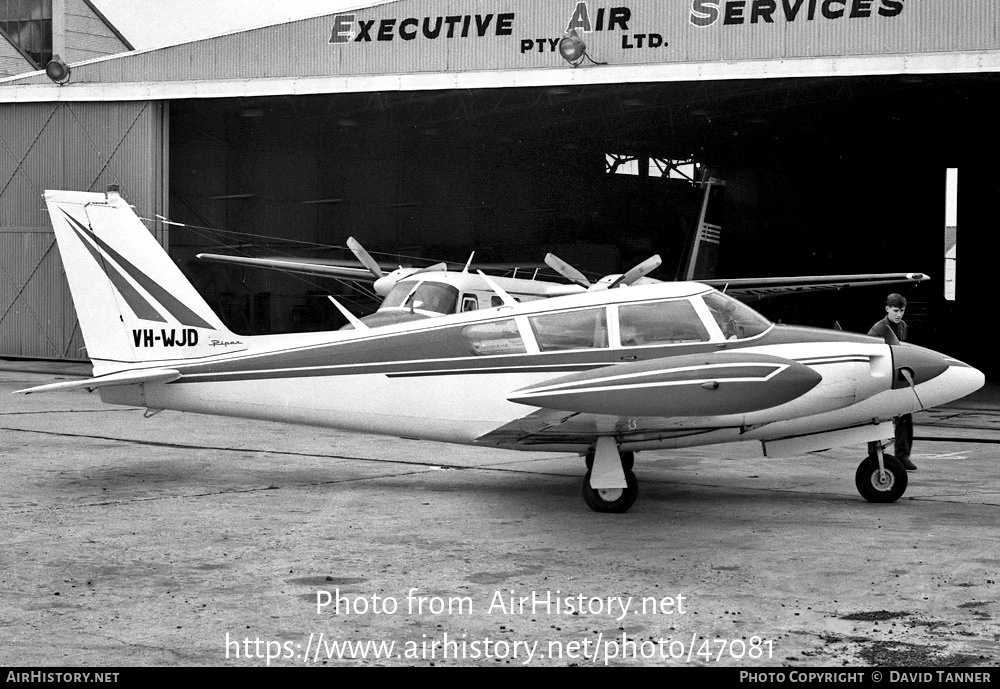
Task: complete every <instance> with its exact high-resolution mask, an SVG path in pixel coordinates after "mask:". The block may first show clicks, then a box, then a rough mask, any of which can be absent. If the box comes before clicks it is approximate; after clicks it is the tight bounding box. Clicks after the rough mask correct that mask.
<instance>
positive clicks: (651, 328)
mask: <svg viewBox="0 0 1000 689" xmlns="http://www.w3.org/2000/svg"><path fill="white" fill-rule="evenodd" d="M618 325H619V330H620V331H621V343H622V346H623V347H640V346H642V345H658V344H676V343H678V342H707V341H708V339H709V335H708V330H707V329H706V328H705V325H704V323H702V322H701V318H699V316H698V313H697V312H696V311H695V310H694V307H693V306H692V305H691V302H689V301H687V300H686V299H685V300H677V301H659V302H655V303H652V304H633V305H631V306H622V307H620V308H619V309H618Z"/></svg>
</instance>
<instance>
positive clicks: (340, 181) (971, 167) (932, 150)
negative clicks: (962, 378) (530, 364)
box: [169, 74, 1000, 375]
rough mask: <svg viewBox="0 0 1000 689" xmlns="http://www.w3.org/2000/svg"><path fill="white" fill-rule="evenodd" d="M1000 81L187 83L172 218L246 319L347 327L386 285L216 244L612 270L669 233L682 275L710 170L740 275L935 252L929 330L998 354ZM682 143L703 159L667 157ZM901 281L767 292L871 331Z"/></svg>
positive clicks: (821, 318)
mask: <svg viewBox="0 0 1000 689" xmlns="http://www.w3.org/2000/svg"><path fill="white" fill-rule="evenodd" d="M995 84H996V80H995V78H994V77H993V75H990V74H985V75H983V74H968V75H964V74H949V75H941V74H928V75H914V74H907V75H894V76H884V77H877V76H870V77H850V78H831V77H824V78H795V79H773V80H760V79H754V80H741V81H703V82H697V83H694V82H678V83H648V84H611V85H586V86H554V87H545V88H497V89H476V90H449V91H409V92H391V93H358V94H334V95H318V96H294V97H292V96H281V97H278V96H275V97H258V98H240V99H199V100H178V101H173V102H171V103H170V105H169V107H170V116H169V122H170V131H169V179H170V184H169V212H170V216H171V220H173V221H176V222H181V223H185V224H186V225H187V227H173V228H172V229H171V236H170V247H171V253H172V254H173V255H174V256H175V258H177V259H178V261H179V262H180V264H181V265H182V268H183V269H184V270H185V271H186V272H188V274H189V275H191V276H192V278H193V279H194V280H195V282H196V284H197V286H198V287H199V288H200V289H202V290H203V291H205V292H206V293H207V294H208V295H209V298H210V300H211V301H212V302H213V306H215V307H216V308H217V309H218V311H219V313H220V315H221V316H222V317H223V318H224V320H227V322H228V323H229V324H230V325H231V327H233V328H234V329H235V330H237V331H240V332H247V333H254V332H274V331H293V330H317V329H325V328H329V327H337V326H338V325H339V324H340V316H339V314H337V313H336V311H335V310H334V309H333V307H332V306H331V305H330V304H329V302H328V301H327V300H326V299H325V298H324V296H325V295H326V294H331V293H332V294H336V295H338V296H339V297H340V298H343V299H345V300H346V301H348V302H349V303H351V304H352V308H354V309H355V310H356V311H358V312H361V313H364V312H367V311H370V310H372V309H373V308H374V307H375V302H373V301H372V300H371V299H370V298H369V297H367V296H366V295H365V294H364V291H363V290H362V291H359V290H357V289H356V288H353V287H351V286H349V285H344V284H337V283H335V282H334V281H332V280H329V279H323V278H315V277H302V276H291V275H283V274H280V273H275V272H273V271H257V270H249V269H245V268H237V267H232V266H221V265H214V264H211V265H210V264H205V263H203V262H199V261H197V260H195V259H194V254H195V253H197V252H198V251H207V250H217V251H230V252H237V253H244V254H248V255H271V256H274V255H285V256H296V257H305V258H315V259H320V258H350V255H349V254H348V253H346V251H344V250H343V245H344V242H345V240H346V239H347V237H348V236H354V237H356V238H357V239H358V240H359V241H361V243H362V244H363V245H364V246H365V247H366V248H367V249H368V250H369V251H371V252H372V253H373V254H375V255H376V256H377V257H378V258H379V259H380V260H384V261H386V262H388V263H403V264H406V263H411V264H415V265H419V264H420V263H421V261H426V262H427V263H431V262H435V261H439V260H446V261H451V262H455V263H459V264H461V263H464V262H465V261H466V260H467V259H468V257H469V254H470V252H471V251H475V252H476V255H475V262H476V263H509V264H519V265H525V266H528V270H530V266H533V265H538V264H539V263H540V261H541V259H542V257H543V256H544V255H545V253H546V252H550V251H551V252H553V253H555V254H557V255H559V256H560V257H561V258H564V259H565V260H567V261H569V262H570V263H572V264H574V265H575V266H577V267H578V268H580V269H581V270H583V271H585V272H587V273H588V274H593V275H597V276H599V275H602V274H605V273H611V272H620V271H622V270H625V269H627V268H629V267H630V266H631V265H634V264H635V263H637V262H639V261H641V260H642V259H644V258H646V257H647V256H649V255H650V254H653V253H660V254H661V256H662V257H663V259H664V263H663V266H662V267H661V268H660V269H658V270H657V271H656V272H655V273H653V274H652V277H657V278H660V279H672V278H674V277H675V275H676V271H677V267H678V265H679V263H680V262H681V260H682V257H683V252H684V247H685V246H686V245H687V243H688V241H689V239H690V236H691V233H692V232H693V230H694V228H695V225H696V222H697V219H698V213H699V210H700V204H701V191H700V188H699V187H698V186H697V185H696V184H693V183H692V181H690V180H689V179H685V178H684V177H685V176H691V177H694V178H695V181H697V180H699V179H701V178H702V177H703V176H705V175H711V176H712V177H716V178H719V179H721V180H723V181H724V182H725V191H724V194H723V195H722V196H721V198H719V199H713V202H712V207H711V209H710V212H711V213H713V214H714V221H716V222H719V223H720V224H721V225H722V243H721V246H720V249H719V264H718V271H717V276H718V277H733V278H737V277H759V276H789V275H826V274H836V273H857V272H864V273H867V272H899V271H903V272H909V271H914V272H923V273H926V274H928V275H929V276H930V277H931V280H930V281H928V282H926V283H924V284H921V285H918V286H907V287H905V288H903V291H904V294H905V295H906V296H907V297H908V299H909V300H910V303H911V307H910V309H909V311H908V314H907V320H908V321H909V322H910V323H911V332H912V339H913V341H915V342H917V343H920V344H925V345H927V346H930V347H935V346H944V344H945V343H946V344H947V348H948V351H950V352H954V353H955V354H956V355H957V356H961V357H966V358H968V359H969V360H971V361H973V362H974V363H975V365H977V366H979V367H980V368H982V369H984V370H985V371H987V373H988V375H991V374H992V375H996V373H997V369H996V368H995V367H993V368H992V369H991V365H990V357H989V349H990V348H989V345H988V343H986V342H985V341H984V339H985V338H982V337H971V336H970V337H956V336H955V333H956V332H960V331H962V330H964V329H966V328H967V327H968V326H969V325H972V324H978V322H979V321H980V320H981V315H980V314H979V308H980V307H979V304H978V302H979V301H980V298H979V297H978V293H979V292H980V291H982V290H985V289H986V285H985V284H984V283H985V280H986V277H987V276H988V275H990V272H991V271H990V266H988V265H986V264H987V263H989V262H992V260H993V259H992V257H993V256H995V255H997V247H996V244H997V239H996V232H995V231H994V230H993V226H994V225H995V223H996V220H995V217H996V210H995V209H996V207H997V202H998V201H1000V198H998V197H1000V178H998V176H997V174H996V172H995V171H994V165H993V161H992V159H991V157H992V156H991V155H990V152H991V151H996V150H998V146H997V143H998V141H997V132H996V126H995V124H994V122H993V119H994V117H993V115H992V110H991V107H990V103H991V102H992V96H993V93H994V91H995ZM692 162H693V163H695V164H697V166H698V167H697V168H696V171H695V172H694V173H693V174H692V172H691V167H690V165H684V164H685V163H692ZM629 165H631V166H632V167H629ZM672 165H676V166H677V169H678V170H680V171H681V172H683V173H684V174H683V175H680V174H674V175H671V174H664V169H668V168H670V167H671V166H672ZM948 168H957V169H958V170H959V173H958V174H959V195H958V199H959V201H958V215H957V226H958V228H960V232H959V236H961V238H962V252H961V255H962V260H961V263H960V267H959V268H958V269H957V276H958V278H957V280H956V296H957V299H955V300H948V299H946V298H945V296H944V289H943V287H944V279H943V268H944V249H945V235H946V208H945V174H946V170H947V169H948ZM650 170H652V172H650ZM629 171H630V172H631V174H621V172H629ZM219 230H224V231H223V232H220V231H219ZM523 274H524V273H521V275H523ZM887 291H888V290H887V289H883V288H878V287H872V288H864V289H850V290H844V291H842V292H835V293H826V294H814V295H797V296H789V297H780V298H776V299H770V300H764V301H761V302H759V303H754V304H753V305H754V306H755V307H756V308H758V309H759V310H761V311H762V312H763V313H765V314H766V315H768V316H769V317H771V318H772V319H775V320H783V321H786V322H797V323H805V324H810V325H817V326H824V327H831V326H833V325H834V324H835V323H836V324H838V325H840V326H841V327H843V328H844V329H846V330H855V331H867V329H868V327H869V326H870V325H871V323H873V322H874V321H875V320H878V318H879V317H880V316H881V313H882V308H881V306H882V300H883V299H884V296H885V292H887ZM979 329H981V328H979ZM939 343H940V344H939Z"/></svg>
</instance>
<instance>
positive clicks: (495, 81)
mask: <svg viewBox="0 0 1000 689" xmlns="http://www.w3.org/2000/svg"><path fill="white" fill-rule="evenodd" d="M989 72H1000V50H984V51H968V52H952V53H917V54H905V55H885V56H875V57H873V56H858V57H832V58H831V57H823V58H797V59H780V60H747V61H737V62H691V63H671V64H650V65H628V66H615V65H604V66H594V67H582V68H579V69H575V68H572V67H570V66H568V65H567V66H566V67H560V68H550V69H527V70H505V71H499V70H481V71H474V70H473V71H463V72H430V73H419V74H413V73H411V74H382V75H363V76H347V77H344V76H316V77H278V78H253V79H232V80H204V81H156V82H116V83H91V84H88V83H78V84H69V85H67V86H58V85H56V84H39V83H33V84H16V83H11V81H14V80H9V79H8V80H6V82H7V84H6V85H4V81H0V103H40V102H87V101H136V100H176V99H198V98H240V97H256V96H290V95H316V94H331V93H364V92H376V91H435V90H450V89H490V88H531V87H550V86H584V85H591V84H627V83H655V82H682V81H720V80H731V79H779V78H795V77H804V78H809V77H813V78H815V77H824V76H829V77H861V76H885V75H893V74H970V73H989ZM36 74H44V73H41V72H39V73H35V74H32V75H23V76H22V77H21V78H24V77H27V76H35V75H36Z"/></svg>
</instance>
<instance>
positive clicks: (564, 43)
mask: <svg viewBox="0 0 1000 689" xmlns="http://www.w3.org/2000/svg"><path fill="white" fill-rule="evenodd" d="M559 54H560V55H562V58H563V59H564V60H566V62H568V63H570V64H571V65H573V66H574V67H579V66H580V64H581V63H582V62H583V60H584V58H586V59H587V60H590V61H591V62H593V63H594V64H595V65H606V64H608V63H607V62H594V58H592V57H591V56H590V55H588V54H587V44H586V43H584V42H583V39H582V38H581V37H580V34H579V33H577V30H576V29H570V30H569V31H567V32H566V35H565V36H563V37H562V38H561V39H560V40H559Z"/></svg>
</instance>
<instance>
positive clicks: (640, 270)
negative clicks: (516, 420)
mask: <svg viewBox="0 0 1000 689" xmlns="http://www.w3.org/2000/svg"><path fill="white" fill-rule="evenodd" d="M706 202H707V201H706ZM704 213H705V210H704V204H703V208H702V215H701V220H700V222H699V226H698V228H697V231H696V232H695V236H694V239H693V241H692V242H691V245H690V250H689V251H687V252H686V253H687V261H686V262H685V264H684V265H682V266H680V268H679V269H678V273H679V274H680V275H683V276H686V279H696V280H698V281H699V282H702V283H704V284H707V285H711V286H712V287H716V288H718V289H721V290H723V291H724V292H726V294H729V295H731V296H734V297H736V298H737V299H741V300H743V301H747V300H749V299H752V298H763V297H774V296H781V295H784V294H792V293H801V292H812V291H820V290H836V289H844V288H847V287H862V286H873V285H891V284H901V283H906V284H916V283H920V282H923V281H925V280H927V279H928V277H927V276H926V275H924V274H923V273H861V274H852V275H806V276H795V277H763V278H736V279H719V278H704V277H703V276H702V275H701V273H704V272H705V271H704V269H703V267H702V262H701V261H700V259H699V257H701V256H702V255H703V254H705V253H707V252H708V251H710V250H711V248H712V245H713V244H717V243H718V237H719V232H720V231H721V228H720V227H719V226H717V225H710V224H708V223H706V222H705V220H704ZM347 247H348V248H349V249H350V250H351V252H352V253H353V254H354V256H355V258H357V260H358V262H359V263H361V264H362V265H363V266H364V268H358V267H355V266H345V265H340V264H336V263H332V262H308V261H297V260H291V259H285V258H254V257H248V256H233V255H227V254H216V253H200V254H198V258H199V259H201V260H204V261H211V262H215V263H224V264H229V265H238V266H245V267H253V268H267V269H272V270H280V271H284V272H289V273H301V274H306V275H317V276H323V277H333V278H338V279H344V280H348V281H369V282H371V281H373V282H374V284H373V289H374V290H375V293H376V294H378V295H379V296H381V297H382V298H383V301H382V303H381V304H380V305H379V307H378V310H377V311H376V312H375V313H373V314H371V315H370V316H365V317H363V318H360V319H358V318H355V317H354V316H353V315H352V314H351V313H349V312H348V311H347V309H345V308H344V307H343V306H342V305H341V304H340V302H338V301H337V300H336V299H334V298H333V297H330V300H331V301H332V302H333V304H334V305H335V306H336V307H337V309H338V310H339V311H340V312H341V314H343V315H344V317H345V318H346V319H347V320H348V321H349V322H350V326H348V327H364V326H366V325H367V326H379V325H388V324H390V323H400V322H403V321H408V320H419V319H422V318H428V317H432V316H441V315H444V314H449V313H463V312H467V311H474V310H476V309H483V308H490V307H492V306H499V305H500V304H501V303H502V298H501V297H500V296H499V295H498V294H497V291H496V289H495V288H496V287H499V288H500V289H501V290H502V291H504V292H506V293H508V294H509V295H511V297H512V298H513V299H515V300H516V301H522V302H523V301H532V300H534V299H544V298H548V297H559V296H566V295H568V294H580V293H582V292H586V291H598V290H603V289H609V288H613V287H627V286H629V285H642V284H650V283H655V282H659V280H654V279H652V278H649V277H646V275H647V274H648V273H651V272H652V271H654V270H655V269H656V268H658V267H659V266H660V264H661V263H662V260H661V258H660V256H659V255H658V254H657V255H654V256H650V257H649V258H647V259H646V260H645V261H642V262H641V263H639V264H638V265H636V266H634V267H632V268H631V269H629V270H628V271H626V272H625V273H621V274H612V275H605V276H604V277H603V278H601V279H599V280H597V281H593V282H592V281H591V280H590V279H588V278H587V277H586V276H585V275H584V274H583V273H581V272H580V271H579V270H577V269H576V268H574V267H573V266H572V265H570V264H569V263H567V262H566V261H563V260H562V259H560V258H559V257H558V256H556V255H554V254H551V253H550V254H546V256H545V264H546V265H547V266H548V267H549V268H551V269H552V270H553V271H555V272H556V273H558V274H559V275H561V276H562V277H564V278H565V279H566V280H568V281H569V284H566V283H561V282H553V281H551V280H542V279H538V276H537V271H536V272H535V274H534V276H533V277H532V278H531V279H524V278H518V277H500V276H492V277H490V278H488V277H486V276H485V275H483V274H481V273H479V272H476V273H473V272H470V270H469V268H470V264H471V262H472V258H471V257H470V259H469V261H468V262H467V263H466V264H465V267H464V269H462V270H460V271H458V270H451V269H450V268H449V266H448V264H446V263H436V264H434V265H432V266H429V267H424V268H412V267H410V268H404V267H402V266H401V267H399V268H396V269H392V270H385V269H383V267H382V266H381V265H379V263H378V262H377V261H376V260H375V259H374V258H373V257H372V256H371V254H369V253H368V251H366V250H365V248H364V247H363V246H361V243H360V242H358V240H356V239H355V238H354V237H348V239H347ZM515 275H516V271H515ZM359 321H360V323H359Z"/></svg>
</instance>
